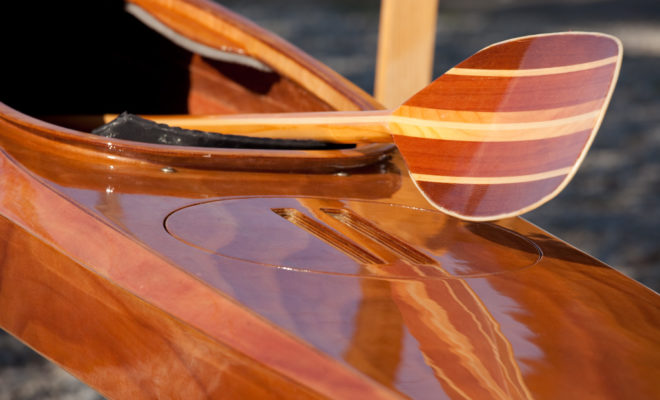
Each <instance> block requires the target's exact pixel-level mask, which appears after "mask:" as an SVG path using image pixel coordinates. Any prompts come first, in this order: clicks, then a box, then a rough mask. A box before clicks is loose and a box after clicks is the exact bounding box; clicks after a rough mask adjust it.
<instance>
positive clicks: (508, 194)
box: [390, 32, 622, 221]
mask: <svg viewBox="0 0 660 400" xmlns="http://www.w3.org/2000/svg"><path fill="white" fill-rule="evenodd" d="M621 56H622V48H621V43H620V42H619V40H617V39H616V38H614V37H611V36H607V35H602V34H594V33H574V32H571V33H555V34H547V35H535V36H528V37H522V38H517V39H513V40H508V41H505V42H502V43H498V44H495V45H492V46H490V47H487V48H485V49H483V50H481V51H480V52H478V53H476V54H475V55H473V56H472V57H470V58H468V59H467V60H465V61H463V62H462V63H461V64H459V65H457V66H456V67H455V68H453V69H451V70H449V71H448V72H447V73H446V74H444V75H443V76H441V77H440V78H438V79H437V80H435V81H434V82H433V83H431V85H429V86H428V87H426V88H425V89H424V90H422V91H421V92H419V93H418V94H416V95H415V96H413V97H412V98H411V99H410V100H408V101H407V102H406V103H404V104H403V105H402V106H401V107H400V108H398V109H397V110H396V111H395V112H394V115H393V117H392V119H391V122H390V130H391V131H392V133H393V136H394V141H395V143H396V145H397V147H398V148H399V150H400V152H401V154H402V155H403V157H404V159H405V160H406V163H407V164H408V168H409V170H410V174H411V176H412V178H413V180H414V181H415V183H416V185H417V186H418V187H419V189H420V190H421V191H422V192H423V193H424V195H425V196H426V197H427V199H428V200H429V201H430V202H432V203H433V204H434V205H435V206H436V207H438V208H439V209H441V210H442V211H444V212H446V213H448V214H451V215H454V216H457V217H459V218H462V219H468V220H475V221H482V220H492V219H499V218H505V217H510V216H515V215H519V214H522V213H524V212H526V211H529V210H531V209H533V208H536V207H538V206H539V205H541V204H543V203H544V202H546V201H548V200H549V199H551V198H552V197H554V196H555V195H556V194H557V193H559V192H560V191H561V190H562V189H563V188H564V186H566V184H567V183H568V182H569V180H570V179H571V178H572V177H573V175H574V174H575V172H576V170H577V169H578V167H579V165H580V163H581V162H582V160H583V158H584V156H585V155H586V153H587V150H588V149H589V146H590V145H591V142H592V141H593V139H594V137H595V135H596V131H597V130H598V127H599V126H600V123H601V121H602V119H603V116H604V114H605V109H606V107H607V104H608V103H609V100H610V97H611V96H612V92H613V90H614V86H615V83H616V79H617V77H618V74H619V69H620V65H621Z"/></svg>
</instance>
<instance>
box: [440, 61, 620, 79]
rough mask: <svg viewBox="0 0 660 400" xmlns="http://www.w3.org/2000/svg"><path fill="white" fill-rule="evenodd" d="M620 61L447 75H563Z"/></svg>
mask: <svg viewBox="0 0 660 400" xmlns="http://www.w3.org/2000/svg"><path fill="white" fill-rule="evenodd" d="M618 60H619V56H613V57H608V58H603V59H602V60H598V61H591V62H586V63H582V64H575V65H566V66H562V67H550V68H531V69H480V68H452V69H450V70H449V71H447V72H446V73H445V75H464V76H502V77H520V76H541V75H554V74H563V73H567V72H577V71H584V70H588V69H593V68H598V67H602V66H604V65H608V64H614V63H616V62H617V61H618Z"/></svg>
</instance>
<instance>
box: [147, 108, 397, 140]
mask: <svg viewBox="0 0 660 400" xmlns="http://www.w3.org/2000/svg"><path fill="white" fill-rule="evenodd" d="M391 115H392V111H391V110H377V111H345V112H309V113H282V114H241V115H237V116H232V115H226V116H224V115H223V116H199V115H173V116H164V115H159V116H149V115H143V116H142V117H144V118H146V119H150V120H152V121H155V122H158V123H163V124H167V125H170V126H178V127H181V128H185V129H197V130H202V131H207V132H218V133H225V134H233V135H244V136H253V137H269V138H275V139H313V140H320V141H328V142H337V143H387V142H391V141H392V136H391V134H390V133H389V129H388V122H389V118H390V117H391Z"/></svg>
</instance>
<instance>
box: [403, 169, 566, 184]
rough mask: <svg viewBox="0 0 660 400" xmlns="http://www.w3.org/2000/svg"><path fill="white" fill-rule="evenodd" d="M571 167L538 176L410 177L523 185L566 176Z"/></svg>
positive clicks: (468, 182) (437, 180)
mask: <svg viewBox="0 0 660 400" xmlns="http://www.w3.org/2000/svg"><path fill="white" fill-rule="evenodd" d="M572 168H573V167H565V168H559V169H555V170H552V171H546V172H540V173H538V174H529V175H519V176H498V177H491V176H488V177H483V176H440V175H428V174H414V173H411V174H410V176H411V177H412V178H413V179H414V180H416V181H424V182H435V183H456V184H465V185H498V184H507V183H523V182H532V181H540V180H543V179H549V178H554V177H557V176H562V175H567V174H569V173H570V172H571V169H572Z"/></svg>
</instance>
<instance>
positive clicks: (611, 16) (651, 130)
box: [0, 0, 660, 400]
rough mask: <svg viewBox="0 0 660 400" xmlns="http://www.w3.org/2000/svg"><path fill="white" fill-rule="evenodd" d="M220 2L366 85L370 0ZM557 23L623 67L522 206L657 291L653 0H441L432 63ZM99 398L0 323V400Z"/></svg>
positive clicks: (374, 15) (659, 51)
mask: <svg viewBox="0 0 660 400" xmlns="http://www.w3.org/2000/svg"><path fill="white" fill-rule="evenodd" d="M220 2H221V3H223V4H225V5H227V6H228V7H229V8H231V9H233V10H235V11H237V12H239V13H241V14H243V15H246V16H247V17H249V18H250V19H252V20H254V21H255V22H257V23H259V24H260V25H262V26H264V27H266V28H267V29H270V30H272V31H274V32H276V33H278V34H279V35H280V36H282V37H284V38H285V39H287V40H289V41H291V42H292V43H294V44H296V45H297V46H299V47H300V48H302V49H303V50H305V51H306V52H308V53H310V54H311V55H312V56H314V57H316V58H318V59H319V60H321V61H323V62H324V63H326V64H328V65H329V66H330V67H332V68H333V69H335V70H336V71H338V72H339V73H341V74H343V75H344V76H346V77H347V78H349V79H350V80H352V81H353V82H355V83H356V84H358V85H359V86H361V87H362V88H363V89H365V90H367V91H369V92H371V91H372V89H373V71H374V60H375V52H376V41H377V35H378V7H379V1H378V0H361V1H354V0H322V1H321V0H316V1H313V2H312V1H308V0H289V1H284V0H278V1H268V0H252V1H249V2H247V1H240V0H227V1H220ZM356 3H357V4H356ZM411 3H412V1H411ZM564 30H576V31H599V32H604V33H610V34H613V35H616V36H618V37H619V38H620V39H621V40H622V41H623V44H624V49H625V57H624V61H623V67H622V71H621V77H620V79H619V84H618V86H617V89H616V91H615V93H614V97H613V99H612V103H611V105H610V108H609V111H608V114H607V116H606V117H605V120H604V122H603V125H602V127H601V129H600V132H599V134H598V137H597V138H596V141H595V142H594V144H593V147H592V149H591V151H590V153H589V155H588V156H587V158H586V159H585V161H584V164H583V166H582V168H581V169H580V171H579V172H578V174H577V175H576V176H575V178H574V180H573V181H572V183H571V184H570V185H569V186H568V187H567V188H566V189H565V190H564V191H563V192H562V193H561V194H560V195H559V196H558V197H557V198H555V199H554V200H552V201H551V202H550V203H548V204H546V205H544V206H543V207H541V208H540V209H538V210H536V211H534V212H532V213H529V214H528V215H527V216H526V218H527V219H529V220H530V221H532V222H534V223H535V224H537V225H539V226H541V227H543V228H544V229H547V230H548V231H550V232H552V233H554V234H555V235H557V236H559V237H560V238H562V239H564V240H566V241H568V242H569V243H572V244H574V245H575V246H576V247H578V248H580V249H583V250H585V251H586V252H588V253H590V254H592V255H594V256H595V257H597V258H599V259H601V260H603V261H605V262H606V263H608V264H610V265H612V266H613V267H615V268H617V269H619V270H620V271H622V272H624V273H625V274H627V275H628V276H630V277H632V278H634V279H636V280H638V281H640V282H642V283H643V284H645V285H647V286H648V287H650V288H652V289H654V290H656V291H658V290H660V246H658V243H660V234H659V230H658V225H659V224H658V223H659V222H660V1H657V0H625V1H623V0H621V1H603V0H528V1H521V0H440V13H439V17H438V35H437V44H436V59H435V75H436V76H437V75H439V74H441V73H442V72H444V71H446V70H447V69H449V68H451V67H452V66H453V65H455V64H456V63H458V62H460V61H461V60H462V59H464V58H466V57H468V56H469V55H470V54H472V53H474V52H475V51H477V50H479V49H481V48H483V47H485V46H486V45H488V44H490V43H494V42H497V41H501V40H505V39H508V38H511V37H515V36H521V35H528V34H535V33H543V32H554V31H564ZM97 398H100V396H99V395H98V394H97V393H96V392H95V391H93V390H92V389H90V388H88V387H86V386H85V385H84V384H82V383H80V382H78V381H77V380H76V379H75V378H73V377H71V376H70V375H68V374H67V373H66V372H64V371H63V370H62V369H60V368H58V367H56V366H55V365H53V364H52V363H49V362H48V361H46V360H45V359H43V358H41V357H40V356H39V355H37V354H36V353H34V352H33V351H31V350H30V349H28V348H26V347H25V346H22V345H21V344H20V343H19V342H18V341H16V340H15V339H13V338H12V337H11V336H9V335H7V334H3V333H0V400H5V399H76V400H77V399H97Z"/></svg>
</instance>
